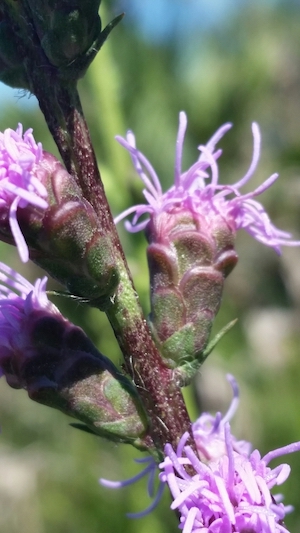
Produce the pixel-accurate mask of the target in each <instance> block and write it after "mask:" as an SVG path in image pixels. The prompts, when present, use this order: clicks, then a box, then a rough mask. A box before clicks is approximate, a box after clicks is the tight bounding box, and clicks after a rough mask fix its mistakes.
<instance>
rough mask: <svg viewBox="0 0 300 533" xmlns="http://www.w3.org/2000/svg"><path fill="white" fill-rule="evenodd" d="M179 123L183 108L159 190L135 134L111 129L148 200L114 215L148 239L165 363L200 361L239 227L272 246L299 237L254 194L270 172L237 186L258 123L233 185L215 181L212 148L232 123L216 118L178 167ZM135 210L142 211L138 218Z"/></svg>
mask: <svg viewBox="0 0 300 533" xmlns="http://www.w3.org/2000/svg"><path fill="white" fill-rule="evenodd" d="M186 125H187V119H186V115H185V114H184V113H183V112H182V113H180V120H179V130H178V136H177V142H176V156H175V181H174V185H173V186H172V187H171V188H170V189H169V190H168V191H167V192H165V193H163V192H162V189H161V185H160V182H159V179H158V177H157V175H156V173H155V170H154V169H153V167H152V166H151V164H150V163H149V161H148V160H147V159H146V158H145V156H144V155H143V154H141V152H139V150H138V149H137V148H136V145H135V138H134V135H133V134H132V133H131V132H129V133H128V134H127V138H126V139H123V138H121V137H117V139H118V141H119V142H120V143H121V145H122V146H124V147H125V148H126V149H127V150H128V151H129V153H130V155H131V158H132V161H133V164H134V167H135V169H136V172H137V173H138V174H139V176H140V178H141V179H142V181H143V183H144V185H145V189H144V191H143V193H144V196H145V199H146V200H147V202H148V204H143V205H137V206H134V207H131V208H129V209H127V210H126V211H124V212H123V213H122V214H121V215H119V216H118V217H117V218H116V219H115V222H118V221H120V220H121V219H122V218H124V217H127V216H128V215H130V214H131V213H134V216H133V219H132V222H131V223H130V222H128V221H126V223H125V225H126V227H127V229H128V230H129V231H131V232H135V231H139V230H143V229H144V230H145V233H146V236H147V239H148V241H149V246H148V249H147V255H148V265H149V272H150V287H151V314H150V317H149V318H150V325H151V328H152V332H153V336H154V339H155V340H156V343H157V345H158V346H159V349H160V353H161V354H162V356H163V357H164V360H165V362H166V364H167V365H168V366H169V367H171V368H174V367H178V366H182V365H183V364H185V363H197V364H198V365H200V364H201V363H202V362H203V360H204V359H205V357H206V355H205V354H206V352H205V348H206V346H207V342H208V338H209V334H210V330H211V327H212V323H213V320H214V318H215V316H216V313H217V312H218V310H219V306H220V302H221V296H222V291H223V284H224V278H225V277H226V276H227V275H228V274H229V273H230V272H231V270H232V269H233V267H234V266H235V264H236V262H237V259H238V258H237V254H236V252H235V249H234V242H235V236H236V232H237V230H238V229H241V228H244V229H245V230H246V231H248V233H250V234H251V235H252V236H253V237H255V238H256V239H257V240H259V241H261V242H263V243H264V244H266V245H268V246H271V247H273V248H274V249H275V250H276V251H277V252H278V253H279V252H280V246H281V245H282V244H288V245H290V246H298V245H300V241H293V240H291V236H290V234H289V233H286V232H283V231H281V230H279V229H277V228H276V227H275V226H274V225H273V224H272V223H271V221H270V219H269V217H268V215H267V213H266V212H265V210H264V209H263V207H262V205H261V204H259V203H258V202H257V201H256V200H255V197H256V196H258V195H259V194H261V193H262V192H263V191H265V190H266V189H267V188H268V187H270V186H271V185H272V184H273V183H274V181H275V180H276V179H277V178H278V175H277V174H273V175H272V176H270V177H269V178H268V179H267V180H266V181H265V182H264V183H263V184H262V185H261V186H260V187H258V188H257V189H255V190H254V191H253V192H251V193H247V194H242V193H241V192H240V189H241V188H242V187H243V185H245V184H246V183H247V182H248V181H249V179H250V178H251V176H252V175H253V173H254V171H255V169H256V167H257V163H258V159H259V151H260V133H259V129H258V126H257V124H253V127H252V131H253V137H254V149H253V157H252V162H251V165H250V167H249V170H248V172H247V173H246V174H245V176H244V177H243V178H241V179H240V180H239V181H238V182H237V183H235V184H233V185H220V184H219V176H218V166H217V160H218V158H219V157H220V155H221V153H222V151H221V150H217V149H216V144H217V143H218V141H219V140H220V139H221V138H222V136H223V135H224V134H225V133H226V132H227V131H228V130H229V128H230V127H231V124H225V125H224V126H222V127H221V128H220V129H219V130H218V131H217V132H216V133H215V134H214V135H213V137H212V138H211V139H210V140H209V141H208V143H207V145H206V146H202V145H201V146H199V150H200V157H199V158H198V160H197V161H196V163H194V164H193V165H192V166H191V168H190V169H188V170H187V171H185V172H182V170H181V160H182V150H183V141H184V135H185V130H186ZM209 178H210V179H209ZM142 215H148V217H147V218H146V219H144V220H141V217H142ZM194 366H195V367H196V366H197V365H193V367H191V366H190V367H189V368H190V369H192V371H194ZM185 368H188V367H187V365H185ZM188 373H190V370H189V371H188ZM191 373H192V372H191ZM184 379H187V380H188V379H190V376H187V377H186V378H184Z"/></svg>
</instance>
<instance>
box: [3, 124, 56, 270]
mask: <svg viewBox="0 0 300 533" xmlns="http://www.w3.org/2000/svg"><path fill="white" fill-rule="evenodd" d="M42 156H43V151H42V145H41V143H36V142H35V140H34V137H33V135H32V129H29V130H27V131H25V133H24V134H23V127H22V125H21V124H19V125H18V127H17V129H16V131H14V130H12V129H6V130H5V131H4V132H3V133H2V132H0V217H1V218H0V220H1V224H3V223H4V224H5V222H6V219H7V217H8V221H9V226H10V231H11V233H12V235H13V238H14V241H15V244H16V246H17V248H18V252H19V254H20V258H21V260H22V261H23V262H26V261H28V258H29V252H28V246H27V244H26V242H25V239H24V237H23V234H22V231H21V229H20V226H19V223H18V210H19V209H24V208H27V207H28V206H30V208H31V209H32V210H34V211H36V212H42V211H43V210H44V209H46V208H47V207H48V202H47V200H46V198H47V190H46V188H45V186H44V185H43V184H42V183H41V182H40V180H39V179H38V178H37V177H36V175H35V171H36V169H37V165H38V164H39V162H40V161H41V159H42Z"/></svg>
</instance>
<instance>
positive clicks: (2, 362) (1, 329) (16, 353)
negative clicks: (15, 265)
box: [0, 263, 67, 388]
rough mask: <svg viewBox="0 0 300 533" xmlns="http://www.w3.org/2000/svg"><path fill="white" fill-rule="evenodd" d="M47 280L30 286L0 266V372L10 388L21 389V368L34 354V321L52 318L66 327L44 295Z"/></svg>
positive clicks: (55, 308)
mask: <svg viewBox="0 0 300 533" xmlns="http://www.w3.org/2000/svg"><path fill="white" fill-rule="evenodd" d="M46 283H47V277H44V278H42V279H37V280H36V282H35V284H34V285H32V284H31V283H29V281H27V280H26V279H25V278H23V276H21V275H20V274H18V273H17V272H15V271H14V270H13V269H12V268H10V267H8V266H7V265H5V264H4V263H0V369H1V370H0V371H1V375H3V374H4V375H5V376H6V380H7V382H8V383H9V385H10V386H12V387H15V388H21V387H23V386H24V387H25V384H24V383H23V382H22V378H21V377H20V376H21V375H22V367H23V366H24V362H26V360H28V359H30V358H32V357H33V356H34V355H35V354H36V352H37V349H36V346H34V345H33V342H32V335H33V332H34V327H35V324H36V323H37V321H39V320H40V319H41V318H43V317H49V316H51V317H55V318H57V319H58V320H59V321H62V322H65V323H67V321H66V320H65V319H64V317H63V316H62V315H61V313H60V312H59V310H58V309H57V307H56V306H55V305H54V304H53V303H52V302H50V301H49V300H48V297H47V294H46Z"/></svg>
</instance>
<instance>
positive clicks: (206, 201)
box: [115, 112, 300, 254]
mask: <svg viewBox="0 0 300 533" xmlns="http://www.w3.org/2000/svg"><path fill="white" fill-rule="evenodd" d="M186 126H187V117H186V114H185V113H184V112H181V113H180V114H179V129H178V134H177V141H176V155H175V173H174V174H175V175H174V185H172V187H170V189H169V190H168V191H167V192H165V193H163V191H162V188H161V184H160V181H159V178H158V176H157V174H156V172H155V170H154V168H153V167H152V165H151V164H150V162H149V161H148V160H147V159H146V157H145V156H144V155H143V154H142V153H141V152H140V151H139V150H138V149H137V148H136V142H135V137H134V134H133V133H132V132H131V131H129V132H128V133H127V136H126V139H124V138H122V137H119V136H118V137H116V139H117V140H118V141H119V143H120V144H121V145H122V146H123V147H124V148H126V150H128V151H129V153H130V155H131V158H132V162H133V165H134V167H135V170H136V172H137V173H138V175H139V176H140V178H141V180H142V181H143V183H144V185H145V189H144V190H143V194H144V197H145V199H146V201H147V202H148V203H147V204H140V205H136V206H133V207H130V208H129V209H126V210H125V211H124V212H123V213H121V214H120V215H119V216H117V217H116V218H115V223H118V222H119V221H120V220H122V219H123V218H125V217H127V216H128V215H130V214H132V213H134V217H133V219H132V222H131V223H130V222H128V221H126V222H125V227H126V228H127V230H128V231H131V232H137V231H140V230H143V229H145V228H146V226H147V224H148V222H149V220H151V219H152V218H154V217H155V216H156V215H159V214H161V213H163V212H167V213H169V214H172V212H174V213H175V212H176V213H178V212H179V211H180V210H182V211H185V210H189V211H190V212H191V213H193V214H195V215H196V216H200V217H202V220H203V223H204V224H205V225H207V226H208V227H209V226H210V225H211V224H212V225H213V220H214V219H215V218H218V219H220V218H221V219H223V222H224V224H225V225H227V227H229V228H231V230H232V232H233V233H235V232H236V231H237V230H239V229H245V230H246V231H247V232H248V233H249V234H250V235H252V237H254V238H255V239H257V240H258V241H260V242H262V243H263V244H265V245H267V246H270V247H272V248H274V250H275V251H276V252H277V253H278V254H280V246H281V245H288V246H299V245H300V241H293V240H291V235H290V233H287V232H285V231H281V230H280V229H278V228H276V227H275V226H274V225H273V224H272V223H271V221H270V218H269V216H268V214H267V213H266V211H265V210H264V208H263V206H262V205H261V204H260V203H259V202H257V201H256V200H255V199H254V198H255V197H256V196H258V195H260V194H261V193H263V192H264V191H265V190H266V189H268V188H269V187H270V186H271V185H272V184H273V183H274V182H275V181H276V179H277V178H278V174H272V176H270V177H269V178H268V179H266V180H265V181H264V182H263V183H262V185H260V186H259V187H258V188H257V189H255V190H254V191H253V192H250V193H247V194H241V192H240V189H241V188H242V187H243V186H244V185H245V184H246V183H247V182H248V181H249V180H250V178H251V177H252V176H253V174H254V172H255V170H256V168H257V164H258V161H259V155H260V140H261V139H260V131H259V128H258V125H257V124H256V123H253V124H252V133H253V140H254V146H253V156H252V161H251V164H250V167H249V169H248V171H247V172H246V174H245V175H244V176H243V177H242V178H241V179H240V180H239V181H238V182H236V183H235V184H233V185H220V184H219V173H218V165H217V160H218V158H219V157H220V156H221V154H222V150H220V149H218V150H216V149H215V147H216V144H217V143H218V142H219V140H220V139H221V138H222V137H223V135H224V134H225V133H226V132H227V131H228V130H229V129H230V128H231V127H232V124H224V125H223V126H221V127H220V128H219V129H218V130H217V131H216V133H215V134H214V135H213V136H212V138H211V139H210V140H209V141H208V143H207V144H206V145H205V146H204V145H200V146H198V150H199V151H200V156H199V158H198V160H197V161H196V162H195V163H194V164H193V165H192V166H191V167H190V168H189V169H188V170H187V171H186V172H182V170H181V162H182V151H183V142H184V137H185V131H186ZM209 178H210V181H209V182H208V180H209ZM144 214H148V215H149V216H150V218H146V219H144V220H142V221H139V219H140V217H141V216H142V215H144Z"/></svg>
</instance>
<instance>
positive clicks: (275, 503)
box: [160, 376, 300, 533]
mask: <svg viewBox="0 0 300 533" xmlns="http://www.w3.org/2000/svg"><path fill="white" fill-rule="evenodd" d="M229 380H230V382H231V384H232V387H233V390H234V399H233V402H232V405H231V407H230V409H229V411H228V413H227V414H226V415H225V416H224V417H223V418H222V416H221V415H220V413H217V415H216V416H215V417H212V416H210V415H208V414H207V413H204V414H202V415H201V416H200V418H199V419H198V420H197V421H196V422H195V423H194V424H193V435H194V439H195V442H196V447H197V455H196V454H195V452H194V451H193V450H192V448H191V447H190V446H189V445H187V441H188V438H189V435H188V433H186V434H185V435H183V436H182V438H181V439H180V442H179V444H178V447H177V450H176V452H175V451H174V450H173V448H172V446H171V445H170V444H166V447H165V456H166V457H165V460H164V461H163V462H162V463H161V464H160V469H161V470H162V472H161V474H160V480H161V481H162V482H165V483H167V484H168V486H169V488H170V491H171V494H172V497H173V503H172V505H171V509H176V510H177V511H178V512H179V514H180V526H179V527H180V528H181V529H183V532H184V533H200V532H201V533H288V532H287V529H286V528H285V527H284V524H283V520H284V517H285V515H286V513H288V512H290V511H291V510H292V508H291V507H288V506H284V505H283V503H282V502H281V497H280V496H279V495H276V496H273V495H272V494H271V492H270V491H271V489H272V488H273V487H274V486H276V485H281V484H282V483H283V482H284V481H285V480H286V479H287V477H288V476H289V473H290V467H289V465H287V464H281V465H279V466H277V467H275V468H273V469H272V468H271V467H269V466H268V465H269V462H270V461H271V460H272V459H274V458H276V457H280V456H281V455H284V454H287V453H292V452H294V451H299V450H300V442H297V443H293V444H290V445H288V446H285V447H283V448H280V449H277V450H274V451H272V452H270V453H268V454H267V455H265V456H264V457H261V456H260V453H259V451H258V450H254V451H253V452H251V446H250V444H249V443H247V442H245V441H237V440H236V439H235V438H234V437H233V436H232V435H231V431H230V425H229V420H230V419H231V417H232V416H233V414H234V412H235V410H236V407H237V403H238V389H237V385H236V382H235V380H234V378H233V377H232V376H229ZM187 467H188V469H187ZM191 468H192V469H193V470H194V474H191V470H190V469H191Z"/></svg>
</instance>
